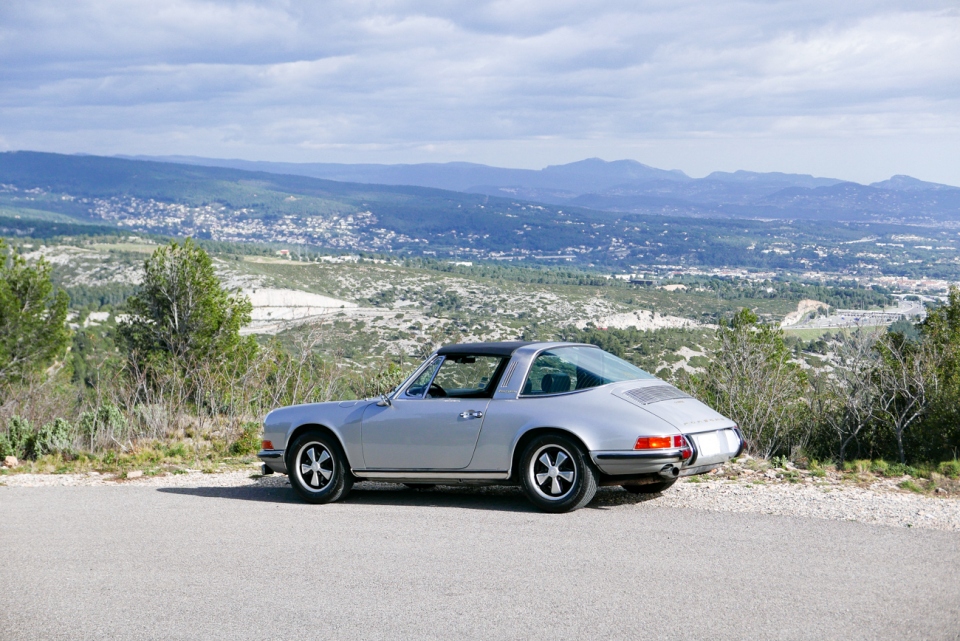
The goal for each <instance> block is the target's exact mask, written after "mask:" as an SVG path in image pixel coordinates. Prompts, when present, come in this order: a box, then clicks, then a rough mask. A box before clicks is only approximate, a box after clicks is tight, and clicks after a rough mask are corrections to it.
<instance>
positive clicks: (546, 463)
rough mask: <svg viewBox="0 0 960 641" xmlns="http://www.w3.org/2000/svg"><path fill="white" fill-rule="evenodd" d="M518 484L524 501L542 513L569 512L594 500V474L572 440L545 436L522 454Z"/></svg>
mask: <svg viewBox="0 0 960 641" xmlns="http://www.w3.org/2000/svg"><path fill="white" fill-rule="evenodd" d="M520 484H521V486H522V487H523V490H524V492H525V493H526V495H527V498H528V499H530V501H531V502H532V503H533V504H534V505H536V506H537V507H538V508H539V509H541V510H543V511H544V512H571V511H573V510H576V509H579V508H581V507H583V506H584V505H586V504H587V503H589V502H590V501H591V500H593V497H594V496H595V495H596V493H597V473H596V472H595V471H594V469H593V466H592V465H591V464H590V461H589V460H588V459H587V457H586V455H585V454H584V452H583V450H582V448H581V447H580V446H579V445H578V444H577V443H576V442H574V441H573V439H570V438H568V437H566V436H562V435H560V434H547V435H545V436H540V437H537V438H535V439H534V440H533V441H531V442H530V444H529V445H527V447H526V449H525V450H524V451H523V455H522V456H521V457H520Z"/></svg>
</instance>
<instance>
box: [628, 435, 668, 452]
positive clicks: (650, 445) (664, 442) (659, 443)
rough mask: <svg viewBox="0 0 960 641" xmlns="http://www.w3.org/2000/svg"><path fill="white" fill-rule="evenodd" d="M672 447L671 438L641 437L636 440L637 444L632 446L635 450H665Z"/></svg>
mask: <svg viewBox="0 0 960 641" xmlns="http://www.w3.org/2000/svg"><path fill="white" fill-rule="evenodd" d="M671 447H673V438H671V437H669V436H641V437H640V438H638V439H637V444H636V445H634V446H633V449H635V450H666V449H670V448H671Z"/></svg>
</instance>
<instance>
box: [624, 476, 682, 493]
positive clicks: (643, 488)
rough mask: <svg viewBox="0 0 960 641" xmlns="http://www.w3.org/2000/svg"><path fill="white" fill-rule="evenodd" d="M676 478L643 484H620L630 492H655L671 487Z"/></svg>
mask: <svg viewBox="0 0 960 641" xmlns="http://www.w3.org/2000/svg"><path fill="white" fill-rule="evenodd" d="M676 482H677V479H670V480H668V481H658V482H656V483H644V484H643V485H621V486H620V487H622V488H623V489H625V490H626V491H627V492H630V493H631V494H657V493H659V492H663V491H665V490H668V489H670V488H671V487H673V484H674V483H676Z"/></svg>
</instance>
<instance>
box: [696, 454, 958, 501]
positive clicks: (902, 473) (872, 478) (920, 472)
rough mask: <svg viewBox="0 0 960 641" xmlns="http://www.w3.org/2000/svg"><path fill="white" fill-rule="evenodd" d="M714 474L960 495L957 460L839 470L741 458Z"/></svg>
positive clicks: (877, 462)
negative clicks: (881, 486)
mask: <svg viewBox="0 0 960 641" xmlns="http://www.w3.org/2000/svg"><path fill="white" fill-rule="evenodd" d="M713 475H715V476H719V477H720V478H726V479H732V480H739V481H744V482H748V483H752V484H755V485H761V484H766V483H791V484H800V483H812V484H815V485H856V486H858V487H863V488H869V487H871V486H875V485H876V484H878V483H880V484H883V485H885V486H886V487H889V488H899V489H901V490H904V491H907V492H913V493H917V494H924V495H930V496H952V497H957V496H960V461H957V460H954V461H945V462H942V463H928V464H914V465H902V464H900V463H891V462H889V461H885V460H882V459H873V460H871V459H858V460H853V461H847V462H845V463H844V464H843V466H842V467H838V466H837V465H834V464H832V463H827V464H823V463H821V462H819V461H816V460H811V461H807V460H801V461H798V462H796V463H795V462H792V461H790V460H788V459H787V457H784V456H777V457H773V458H771V459H769V460H765V459H759V458H753V457H750V456H742V457H740V458H739V459H735V460H733V461H731V462H730V463H728V464H726V465H724V466H723V467H721V468H720V469H718V470H716V471H715V472H714V473H713V474H712V476H713ZM693 478H695V477H693Z"/></svg>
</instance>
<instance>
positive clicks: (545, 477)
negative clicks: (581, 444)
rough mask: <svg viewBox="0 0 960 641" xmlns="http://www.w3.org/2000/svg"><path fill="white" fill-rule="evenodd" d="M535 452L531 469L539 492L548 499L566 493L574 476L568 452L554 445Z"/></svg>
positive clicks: (571, 484)
mask: <svg viewBox="0 0 960 641" xmlns="http://www.w3.org/2000/svg"><path fill="white" fill-rule="evenodd" d="M537 454H538V456H535V458H534V461H533V463H532V467H533V469H532V470H531V471H532V472H533V477H534V480H535V481H536V485H537V489H538V490H539V492H540V493H541V494H542V495H543V496H545V497H547V498H550V499H557V498H560V497H561V496H563V495H565V494H566V493H568V492H569V491H570V490H571V489H572V487H573V480H574V478H576V470H575V468H574V466H573V460H572V459H571V458H570V456H569V454H567V452H565V451H564V450H562V449H560V448H559V447H556V446H554V447H549V446H548V447H546V448H544V449H543V450H541V451H540V452H538V453H537ZM565 464H566V465H565ZM564 468H566V469H564ZM561 481H563V482H561Z"/></svg>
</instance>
